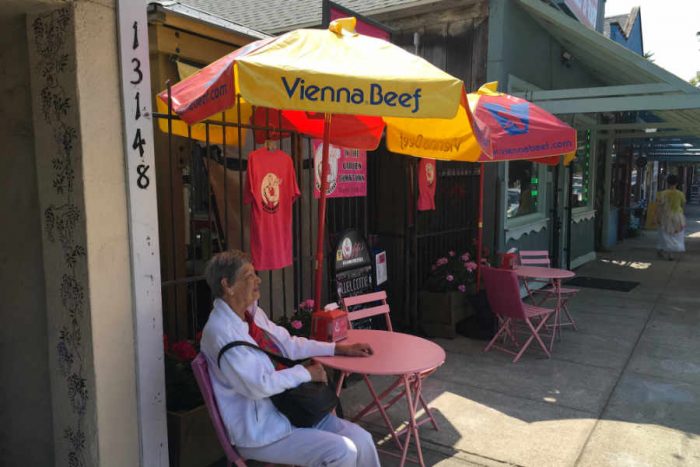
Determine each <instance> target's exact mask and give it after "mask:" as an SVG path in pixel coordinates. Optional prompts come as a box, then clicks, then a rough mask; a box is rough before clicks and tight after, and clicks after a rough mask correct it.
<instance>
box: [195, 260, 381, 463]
mask: <svg viewBox="0 0 700 467" xmlns="http://www.w3.org/2000/svg"><path fill="white" fill-rule="evenodd" d="M205 275H206V279H207V283H208V284H209V287H210V288H211V290H212V293H213V295H214V297H215V300H214V308H213V310H212V312H211V314H210V315H209V319H208V321H207V324H206V325H205V326H204V331H203V333H202V342H201V350H202V352H203V353H204V355H205V356H206V357H207V363H208V364H209V376H210V377H211V382H212V386H213V388H214V395H215V397H216V402H217V404H218V406H219V411H220V412H221V418H222V419H223V422H224V425H225V426H226V429H227V431H228V435H229V439H230V441H231V443H232V444H234V445H235V446H236V448H237V449H238V451H239V452H240V453H241V455H242V456H244V457H245V458H247V459H255V460H259V461H263V462H272V463H278V464H293V465H299V466H302V465H304V466H306V465H308V466H316V465H318V466H343V467H345V466H347V467H351V466H352V467H355V466H362V467H371V466H378V465H379V459H378V456H377V451H376V448H375V446H374V442H373V440H372V436H371V435H370V434H369V433H368V432H367V431H365V430H363V429H362V428H360V427H359V426H357V425H356V424H354V423H351V422H348V421H346V420H342V419H340V418H338V417H336V416H335V415H333V414H329V415H327V416H326V417H325V418H323V419H322V420H321V421H320V422H319V423H317V424H316V425H315V426H313V427H311V428H297V427H295V426H293V425H292V424H291V423H290V422H289V420H288V419H287V417H285V416H284V415H283V414H282V413H280V412H279V411H278V410H277V408H276V407H275V405H274V404H273V403H272V401H271V400H270V397H271V396H273V395H275V394H279V393H281V392H283V391H285V390H287V389H290V388H294V387H296V386H298V385H299V384H301V383H305V382H307V381H321V382H324V383H325V382H327V381H326V372H325V370H324V369H323V367H322V366H321V365H320V364H319V363H313V364H310V365H307V366H304V365H296V366H293V367H291V368H284V369H276V368H275V365H274V364H273V362H272V360H271V359H270V358H269V357H268V356H267V355H265V354H264V353H262V352H259V351H257V349H251V348H248V347H244V346H239V347H234V348H231V349H230V350H228V351H227V352H226V353H224V354H223V356H222V358H221V361H220V365H221V366H220V367H219V366H218V365H217V358H218V354H219V350H220V349H221V348H222V347H223V346H225V345H226V344H227V343H229V342H232V341H247V342H249V343H251V344H255V345H258V346H259V347H261V348H263V349H265V350H268V351H271V352H272V353H277V354H281V355H283V356H285V357H287V358H290V359H292V360H297V359H304V358H309V357H313V356H327V355H334V354H335V355H349V356H358V357H361V356H367V355H369V354H371V353H372V349H371V348H370V347H369V345H367V344H352V345H349V344H334V343H327V342H317V341H313V340H309V339H304V338H299V337H292V336H290V335H289V333H288V332H287V330H286V329H284V328H283V327H281V326H278V325H276V324H275V323H273V322H272V321H270V320H269V319H268V317H267V316H266V315H265V312H264V311H263V310H262V309H260V308H259V307H258V306H257V300H258V298H259V297H260V278H259V277H258V276H257V274H256V272H255V269H254V268H253V265H252V264H251V263H250V260H249V259H248V256H247V255H246V254H245V253H243V252H241V251H237V250H232V251H226V252H222V253H219V254H217V255H215V256H214V257H213V258H212V259H211V260H210V261H209V263H208V264H207V267H206V272H205Z"/></svg>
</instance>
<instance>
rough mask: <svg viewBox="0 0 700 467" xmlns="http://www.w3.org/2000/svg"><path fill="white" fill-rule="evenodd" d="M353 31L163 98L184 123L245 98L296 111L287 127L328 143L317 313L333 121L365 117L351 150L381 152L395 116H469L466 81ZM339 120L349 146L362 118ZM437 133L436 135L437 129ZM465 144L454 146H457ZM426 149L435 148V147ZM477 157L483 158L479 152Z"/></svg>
mask: <svg viewBox="0 0 700 467" xmlns="http://www.w3.org/2000/svg"><path fill="white" fill-rule="evenodd" d="M354 26H355V18H342V19H339V20H336V21H333V22H332V23H331V25H330V27H329V28H328V30H310V29H300V30H295V31H291V32H288V33H286V34H283V35H282V36H279V37H277V38H270V39H264V40H262V41H257V42H254V43H252V44H249V45H247V46H245V47H243V48H241V49H238V50H236V51H235V52H233V53H231V54H229V55H226V56H225V57H223V58H221V59H219V60H217V61H216V62H214V63H212V64H211V65H209V66H207V67H205V68H203V69H202V70H200V71H199V72H198V73H196V74H194V75H192V76H190V77H188V78H186V79H185V80H183V81H180V82H179V83H177V84H175V85H174V86H172V88H171V89H169V90H166V91H163V92H161V93H160V94H159V95H158V97H159V99H160V100H161V101H162V102H163V103H167V104H168V108H169V109H171V110H172V111H173V112H175V113H176V114H177V115H178V116H179V117H180V118H181V119H182V120H183V121H184V122H185V123H187V124H195V123H197V122H201V121H202V120H204V119H207V118H209V117H211V116H213V115H216V114H221V113H223V112H225V111H226V110H227V109H231V108H232V107H234V106H235V105H236V102H237V100H238V96H240V97H242V98H243V99H244V100H245V101H246V102H248V103H249V104H252V105H256V106H261V107H268V108H276V109H281V110H284V111H294V112H296V113H290V114H289V116H288V118H287V121H289V122H294V121H295V118H296V121H297V122H300V121H305V122H306V123H307V124H308V125H309V126H312V127H313V128H315V131H319V130H320V129H322V131H323V141H324V143H325V144H324V149H323V164H322V166H323V172H322V175H321V183H322V186H321V190H320V191H321V197H320V200H319V232H318V239H317V240H318V241H317V246H316V265H315V268H316V277H315V303H316V306H317V307H320V293H321V290H320V289H321V265H322V264H323V229H324V226H325V205H326V187H327V183H328V180H327V178H328V177H327V174H328V147H329V143H335V142H337V140H336V139H334V138H333V137H336V138H337V137H338V132H336V133H335V134H334V133H333V132H332V129H331V115H343V116H352V115H360V116H363V119H362V120H361V124H360V125H358V126H357V128H358V129H357V132H356V134H357V135H359V137H360V138H359V139H360V140H361V144H357V145H352V144H350V145H349V146H351V147H358V148H363V147H364V148H366V149H375V148H376V147H377V146H378V144H379V139H380V138H381V132H378V131H376V128H377V127H381V125H382V124H383V121H382V120H381V119H382V118H383V117H387V118H389V117H390V118H391V119H392V120H393V121H394V122H395V123H398V124H400V123H401V121H403V120H410V119H434V120H442V124H443V126H444V124H445V119H452V120H454V117H455V116H456V115H459V114H460V112H462V111H463V112H464V116H465V117H466V108H465V107H466V100H465V98H464V84H463V83H462V81H461V80H459V79H457V78H455V77H453V76H451V75H449V74H447V73H445V72H444V71H442V70H440V69H439V68H437V67H435V66H433V65H431V64H430V63H428V62H427V61H425V60H423V59H422V58H419V57H417V56H415V55H413V54H411V53H409V52H406V51H405V50H403V49H402V48H400V47H398V46H395V45H393V44H391V43H389V42H386V41H384V40H381V39H377V38H373V37H369V36H363V35H360V34H357V33H355V32H354ZM319 114H323V125H322V126H321V125H320V118H316V117H320V115H319ZM338 118H339V119H345V121H344V125H343V127H341V128H340V129H341V130H342V131H341V132H340V133H343V136H344V138H345V139H346V140H347V138H348V137H349V136H352V133H353V131H350V132H348V128H350V129H352V127H351V126H350V125H349V124H350V123H352V122H353V121H357V119H353V118H346V117H338ZM228 121H230V120H228ZM297 124H298V123H297ZM339 127H340V126H339ZM367 128H374V129H375V132H374V133H373V134H374V135H376V136H375V139H374V140H372V138H370V137H368V136H367V131H366V130H367ZM435 130H436V132H437V133H436V134H438V133H439V131H438V130H439V129H435ZM348 133H349V134H348ZM307 134H312V135H313V133H311V132H308V133H307ZM405 141H408V140H405ZM422 141H424V142H428V139H423V140H422ZM210 142H213V141H212V140H211V139H210ZM343 145H346V146H348V144H347V143H345V144H343ZM461 146H462V145H461V144H457V143H455V144H453V147H457V148H459V147H461ZM426 147H427V148H428V149H430V148H433V147H436V145H435V144H434V143H433V142H432V141H430V142H429V143H428V144H427V146H426ZM404 148H405V149H407V150H410V145H409V144H408V143H406V144H404ZM474 149H476V145H475V146H474ZM475 153H476V156H475V157H478V152H475Z"/></svg>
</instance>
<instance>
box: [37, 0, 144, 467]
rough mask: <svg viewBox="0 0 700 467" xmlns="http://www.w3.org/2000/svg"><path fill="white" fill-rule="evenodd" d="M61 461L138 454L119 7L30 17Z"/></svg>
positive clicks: (132, 461) (85, 462)
mask: <svg viewBox="0 0 700 467" xmlns="http://www.w3.org/2000/svg"><path fill="white" fill-rule="evenodd" d="M27 21H28V26H27V29H28V33H27V34H28V45H29V66H30V74H31V89H32V105H33V114H34V119H33V120H34V129H35V148H36V167H37V182H38V183H37V185H38V196H39V208H40V212H41V213H42V241H43V257H44V269H45V285H46V307H47V318H48V319H47V326H48V332H47V334H48V348H49V365H50V381H51V399H52V414H53V426H54V430H53V431H54V443H55V465H58V466H71V467H87V466H93V465H100V466H126V465H128V466H134V465H138V463H139V458H138V436H137V433H138V427H137V424H136V391H135V368H134V359H135V355H134V325H133V316H132V307H131V285H130V274H129V240H128V231H127V227H128V225H127V220H126V219H127V216H126V196H125V193H126V190H125V169H124V160H123V146H122V132H121V112H120V111H115V109H120V103H119V86H118V76H119V73H118V60H117V50H116V28H115V26H116V12H115V9H114V6H113V5H112V4H111V3H109V2H107V3H100V2H87V1H84V2H75V3H71V4H69V5H67V6H66V7H64V8H62V9H59V10H55V11H51V12H49V13H45V14H38V15H32V16H29V17H28V19H27Z"/></svg>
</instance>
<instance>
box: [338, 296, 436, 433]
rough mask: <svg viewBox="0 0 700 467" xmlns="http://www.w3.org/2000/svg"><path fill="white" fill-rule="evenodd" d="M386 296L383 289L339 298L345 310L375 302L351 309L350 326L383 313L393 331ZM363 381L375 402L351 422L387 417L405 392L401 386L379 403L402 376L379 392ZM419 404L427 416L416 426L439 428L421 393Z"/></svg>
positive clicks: (340, 382) (401, 381) (429, 371)
mask: <svg viewBox="0 0 700 467" xmlns="http://www.w3.org/2000/svg"><path fill="white" fill-rule="evenodd" d="M386 299H387V296H386V292H385V291H381V292H373V293H368V294H363V295H356V296H354V297H346V298H343V299H341V301H340V302H341V307H342V308H343V309H344V310H347V309H348V308H349V307H354V306H357V305H360V306H361V305H366V304H375V303H378V304H375V305H374V306H370V307H368V308H362V309H360V310H356V311H352V312H349V313H348V321H350V327H352V323H353V321H357V320H360V319H364V318H370V317H372V316H379V315H384V319H386V328H387V330H388V331H389V332H393V331H394V328H393V327H392V325H391V317H390V316H389V313H390V311H391V310H390V309H389V304H388V303H387V301H386ZM436 370H437V367H436V368H431V369H429V370H426V371H423V372H421V373H420V374H419V375H418V378H419V379H420V380H421V381H422V380H424V379H425V378H427V377H428V376H430V375H431V374H433V373H435V371H436ZM346 376H347V374H341V375H340V380H339V383H338V387H339V388H340V385H341V384H342V383H343V380H344V379H345V377H346ZM363 376H364V375H363ZM364 378H365V382H366V383H367V387H368V388H369V390H370V392H371V393H372V396H373V397H374V399H375V402H373V403H371V404H370V405H368V406H367V407H365V408H364V409H362V410H361V411H360V412H358V414H357V415H355V417H354V418H353V419H352V421H353V422H355V421H357V420H359V419H361V418H362V417H364V416H366V415H369V414H372V413H374V412H377V411H378V412H380V413H381V414H382V416H383V417H384V418H385V419H387V415H386V411H387V410H388V409H389V408H390V407H391V406H393V405H394V404H395V403H396V402H398V401H399V400H401V398H402V397H404V395H405V393H406V389H405V387H403V386H402V388H401V390H400V391H399V392H398V393H397V394H395V395H393V396H392V397H391V399H389V401H388V402H386V403H383V404H381V403H380V402H379V401H383V400H384V399H386V398H387V397H388V396H389V395H390V394H391V393H392V392H393V391H394V389H396V388H397V387H398V386H399V385H403V378H402V377H398V378H397V379H396V381H394V382H393V383H392V384H391V385H389V387H388V388H387V389H385V390H384V391H383V392H382V393H381V394H377V393H376V392H375V390H374V386H373V385H372V382H371V381H370V380H369V378H367V376H364ZM411 382H412V383H413V382H415V379H413V380H412V381H411ZM420 404H421V405H422V406H423V410H425V413H426V415H427V416H428V418H427V419H424V420H421V421H420V422H418V426H420V425H422V424H423V423H426V422H428V421H430V423H431V424H432V425H433V428H435V430H439V428H438V425H437V422H436V421H435V418H434V417H433V414H432V413H431V410H430V409H429V408H428V404H427V403H426V402H425V399H424V398H423V395H422V394H421V396H420ZM404 431H405V429H404V430H401V431H399V432H397V435H401V434H402V433H403V432H404Z"/></svg>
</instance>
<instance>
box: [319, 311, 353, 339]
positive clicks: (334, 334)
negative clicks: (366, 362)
mask: <svg viewBox="0 0 700 467" xmlns="http://www.w3.org/2000/svg"><path fill="white" fill-rule="evenodd" d="M346 337H348V312H347V311H343V310H332V311H316V312H314V313H313V314H312V315H311V338H312V339H314V340H317V341H323V342H338V341H340V340H343V339H345V338H346Z"/></svg>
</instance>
